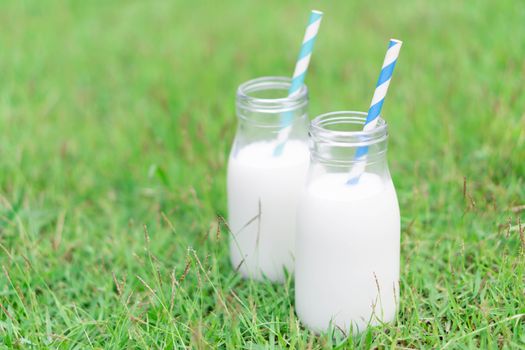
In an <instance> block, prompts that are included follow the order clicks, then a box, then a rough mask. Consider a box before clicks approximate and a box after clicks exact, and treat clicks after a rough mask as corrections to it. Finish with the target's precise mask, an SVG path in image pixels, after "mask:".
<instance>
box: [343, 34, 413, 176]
mask: <svg viewBox="0 0 525 350" xmlns="http://www.w3.org/2000/svg"><path fill="white" fill-rule="evenodd" d="M402 44H403V42H402V41H400V40H396V39H390V42H389V43H388V49H387V51H386V55H385V60H384V62H383V67H382V68H381V73H380V74H379V79H378V80H377V84H376V89H375V91H374V96H373V97H372V103H371V104H370V109H369V110H368V114H367V116H366V121H365V126H364V127H363V130H364V131H368V130H371V129H373V128H375V127H376V125H377V121H378V120H379V116H380V115H381V108H382V107H383V102H385V97H386V93H387V91H388V86H389V85H390V80H391V79H392V74H393V73H394V68H395V66H396V62H397V58H398V57H399V51H400V50H401V45H402ZM367 153H368V146H362V147H359V148H358V149H357V151H356V153H355V156H354V161H355V164H354V166H353V167H352V169H351V170H350V176H349V180H348V183H349V184H355V183H357V182H358V181H359V177H360V176H361V174H362V173H363V172H364V171H365V167H366V155H367Z"/></svg>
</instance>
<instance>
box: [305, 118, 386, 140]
mask: <svg viewBox="0 0 525 350" xmlns="http://www.w3.org/2000/svg"><path fill="white" fill-rule="evenodd" d="M366 116H367V113H366V112H360V111H335V112H329V113H324V114H321V115H319V116H317V117H315V118H314V119H313V120H312V122H311V123H310V136H311V137H312V139H313V141H314V142H333V143H338V144H339V145H341V146H343V145H346V146H349V147H356V146H369V145H372V144H375V143H379V142H382V141H384V140H386V139H387V138H388V124H387V122H386V121H385V120H384V119H382V118H381V116H379V117H378V118H379V119H378V121H377V124H376V126H375V127H374V128H373V129H370V130H363V126H364V125H365V121H366Z"/></svg>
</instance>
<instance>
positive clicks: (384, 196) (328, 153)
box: [295, 111, 400, 333]
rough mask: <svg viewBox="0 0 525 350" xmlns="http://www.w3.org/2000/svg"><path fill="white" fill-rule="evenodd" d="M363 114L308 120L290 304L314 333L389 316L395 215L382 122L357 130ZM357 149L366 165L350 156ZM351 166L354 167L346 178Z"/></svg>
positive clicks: (395, 265) (394, 293)
mask: <svg viewBox="0 0 525 350" xmlns="http://www.w3.org/2000/svg"><path fill="white" fill-rule="evenodd" d="M365 120H366V113H361V112H351V111H343V112H333V113H327V114H323V115H320V116H318V117H317V118H315V119H314V120H313V121H312V123H311V126H310V152H311V163H310V168H309V172H308V178H307V181H306V185H305V187H304V190H303V193H302V196H301V199H300V205H299V208H298V227H297V239H296V242H297V244H296V263H295V303H296V311H297V314H298V316H299V318H300V319H301V321H302V322H303V323H304V324H305V325H306V326H308V327H309V328H310V329H312V330H314V331H316V332H322V331H326V330H328V329H329V327H330V326H332V327H337V328H340V329H343V330H344V331H345V332H348V331H351V332H353V333H357V332H360V331H363V330H364V329H365V328H366V326H367V325H375V324H378V323H381V322H388V321H392V320H393V319H394V318H395V313H396V305H397V300H398V292H399V287H398V285H399V284H398V283H399V282H398V281H399V250H400V246H399V241H400V215H399V206H398V202H397V196H396V192H395V189H394V185H393V183H392V179H391V177H390V172H389V170H388V165H387V159H386V153H387V138H388V133H387V124H386V122H385V121H384V120H383V119H380V120H379V122H378V124H377V127H375V128H374V129H372V130H369V131H363V125H364V122H365ZM363 147H367V156H366V165H365V163H364V161H362V160H361V161H357V160H356V159H355V154H356V152H357V150H358V149H360V151H362V150H363V149H364V148H363ZM357 153H358V154H360V153H363V152H357ZM355 169H361V171H360V172H359V176H358V177H357V178H356V179H353V180H352V179H351V178H350V177H351V175H350V174H355V171H354V170H355ZM352 176H353V175H352Z"/></svg>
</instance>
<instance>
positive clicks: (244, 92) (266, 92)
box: [237, 77, 308, 114]
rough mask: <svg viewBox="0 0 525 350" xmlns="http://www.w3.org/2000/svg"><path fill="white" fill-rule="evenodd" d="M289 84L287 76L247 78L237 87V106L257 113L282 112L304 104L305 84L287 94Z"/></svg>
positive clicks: (306, 95) (306, 90)
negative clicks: (292, 93)
mask: <svg viewBox="0 0 525 350" xmlns="http://www.w3.org/2000/svg"><path fill="white" fill-rule="evenodd" d="M291 84H292V79H290V78H287V77H262V78H257V79H253V80H249V81H247V82H245V83H243V84H241V85H240V86H239V88H238V89H237V108H239V109H241V110H243V109H244V110H248V111H250V112H258V113H282V112H287V111H292V110H295V109H298V108H302V107H304V106H306V104H307V103H308V89H307V88H306V85H303V86H302V87H301V89H300V90H299V92H298V93H296V94H294V95H293V96H288V89H289V88H290V86H291ZM241 114H242V113H241Z"/></svg>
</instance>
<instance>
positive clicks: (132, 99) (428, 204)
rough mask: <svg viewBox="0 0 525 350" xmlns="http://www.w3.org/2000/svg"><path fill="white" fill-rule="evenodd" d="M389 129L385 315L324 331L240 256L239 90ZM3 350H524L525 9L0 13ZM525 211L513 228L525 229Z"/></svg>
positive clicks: (138, 6) (177, 8)
mask: <svg viewBox="0 0 525 350" xmlns="http://www.w3.org/2000/svg"><path fill="white" fill-rule="evenodd" d="M313 7H315V8H319V9H320V10H324V11H325V16H324V20H323V25H322V26H321V29H320V33H319V38H318V41H317V44H316V50H315V54H314V56H313V60H312V65H311V69H310V71H309V76H308V78H307V83H308V85H309V87H310V96H311V103H310V116H311V117H314V116H315V115H318V114H320V113H323V112H327V111H333V110H341V109H354V110H355V109H357V110H366V109H367V107H368V104H369V102H370V99H371V96H372V93H373V89H374V86H375V81H376V79H377V75H378V73H379V69H380V66H381V63H382V60H383V56H384V52H385V49H386V44H387V41H388V39H389V38H390V37H395V38H399V39H402V40H403V41H404V46H403V49H402V51H401V56H400V59H399V62H398V65H397V67H396V72H395V75H394V79H393V82H392V85H391V89H390V92H389V96H388V98H387V100H386V103H385V106H384V113H383V115H384V117H385V118H386V119H387V120H388V122H389V123H390V141H389V145H390V149H389V164H390V170H391V173H392V175H393V178H394V183H395V185H396V188H397V191H398V197H399V201H400V207H401V217H402V219H401V221H402V222H401V224H402V234H401V235H402V238H401V250H402V251H401V255H402V258H401V291H400V293H401V299H400V311H399V313H398V318H397V320H396V322H395V323H394V324H391V325H384V326H381V327H376V328H372V329H369V330H368V331H366V332H365V333H363V334H362V335H360V336H356V337H349V338H345V337H344V336H343V335H341V334H337V333H336V334H333V335H329V334H325V335H321V336H317V335H315V334H313V333H311V332H309V331H308V330H306V329H304V328H303V327H302V326H301V324H300V323H299V321H298V319H297V317H296V315H295V314H294V310H293V305H294V300H293V299H294V285H293V278H292V276H290V277H289V278H288V280H287V282H286V283H285V284H284V285H272V284H270V283H255V282H250V281H245V280H242V279H241V278H240V277H239V276H237V275H236V274H235V273H234V271H233V269H232V268H231V266H230V262H229V256H228V231H227V228H226V226H225V225H224V224H223V223H222V222H221V221H220V219H219V218H220V217H226V216H227V213H226V191H225V172H226V161H227V157H228V152H229V147H230V145H231V142H232V139H233V136H234V133H235V125H236V118H235V110H234V95H235V90H236V87H237V86H238V85H239V84H240V83H242V82H244V81H246V80H248V79H251V78H254V77H258V76H263V75H291V74H292V70H293V65H294V62H295V58H296V54H297V51H298V48H299V45H300V42H301V39H302V35H303V32H304V25H305V24H306V20H307V17H308V13H309V11H310V9H311V8H313ZM0 22H1V23H2V25H1V26H0V43H1V44H0V45H1V48H0V265H1V268H2V271H0V347H1V348H20V349H37V348H60V349H69V348H78V349H84V348H98V349H100V348H105V349H106V348H107V349H120V348H137V349H138V348H140V349H145V348H172V347H177V348H182V347H183V346H188V347H193V348H197V349H201V348H215V347H220V348H225V349H243V348H249V349H263V348H273V349H277V348H296V349H319V348H332V347H336V348H339V349H347V348H353V347H357V348H374V347H379V348H417V349H420V348H446V349H458V348H460V349H462V348H487V349H488V348H506V349H516V348H520V347H521V348H525V316H524V315H525V232H524V231H525V206H524V205H525V84H524V77H525V26H524V25H523V24H524V23H525V3H524V2H523V1H517V0H512V1H511V0H502V1H489V0H483V1H471V2H460V1H453V0H445V1H434V2H427V1H423V0H416V1H409V0H403V1H396V2H394V1H386V0H381V1H377V2H365V1H344V2H343V1H339V2H337V3H336V2H334V1H332V2H328V1H324V2H319V1H318V2H310V1H300V0H294V1H287V2H285V1H278V0H269V1H264V2H263V1H260V2H248V1H245V2H241V1H233V0H223V1H220V2H219V1H211V0H209V1H204V0H203V1H183V0H175V1H160V0H158V1H138V0H134V1H103V0H96V1H66V0H49V1H42V0H27V1H15V0H4V1H2V2H0ZM520 218H521V229H522V231H521V235H520Z"/></svg>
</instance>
